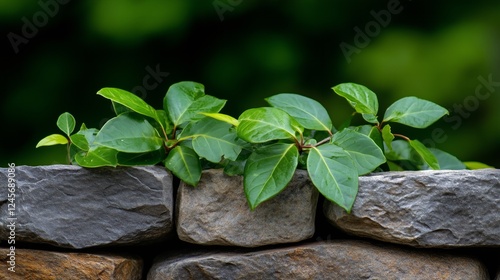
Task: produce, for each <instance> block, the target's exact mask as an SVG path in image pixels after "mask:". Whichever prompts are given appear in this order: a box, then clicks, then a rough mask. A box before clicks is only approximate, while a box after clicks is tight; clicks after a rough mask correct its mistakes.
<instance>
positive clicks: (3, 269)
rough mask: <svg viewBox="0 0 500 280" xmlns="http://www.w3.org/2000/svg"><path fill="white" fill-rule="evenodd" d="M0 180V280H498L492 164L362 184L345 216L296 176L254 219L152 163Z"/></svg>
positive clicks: (237, 185) (234, 201)
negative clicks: (11, 182)
mask: <svg viewBox="0 0 500 280" xmlns="http://www.w3.org/2000/svg"><path fill="white" fill-rule="evenodd" d="M9 177H11V178H15V179H16V181H15V188H14V189H12V188H10V189H9V188H8V185H7V182H8V178H9ZM11 181H12V180H11ZM0 182H2V183H1V185H2V186H3V188H2V191H0V239H1V240H2V244H1V248H0V260H1V263H0V279H120V280H121V279H252V280H255V279H288V280H290V279H496V280H500V170H495V169H485V170H476V171H468V170H460V171H417V172H397V173H395V172H394V173H393V172H388V173H376V174H372V175H368V176H363V177H360V183H359V194H358V197H357V199H356V201H355V204H354V207H353V209H352V211H351V213H346V212H345V211H344V210H343V209H341V208H340V207H337V206H335V205H333V204H332V203H329V202H327V201H325V200H324V198H323V197H322V196H319V195H318V192H317V190H316V189H315V188H314V186H313V185H312V183H311V182H310V180H309V178H308V176H307V173H306V172H304V171H300V170H299V171H297V172H296V174H295V176H294V179H293V181H292V182H291V183H290V184H289V186H288V187H287V188H286V189H285V191H284V192H282V193H280V194H279V195H278V196H276V197H275V198H273V199H272V200H271V201H267V202H265V203H263V204H261V205H260V206H258V207H257V209H255V210H254V211H250V210H249V208H248V205H247V203H246V198H245V195H244V193H243V187H242V178H241V177H228V176H226V175H224V174H222V173H221V171H219V170H207V171H204V173H203V177H202V181H201V182H200V184H199V185H198V186H197V187H196V188H193V187H191V186H186V185H184V184H183V183H180V184H178V183H177V182H178V181H177V180H176V179H174V178H173V177H172V175H171V174H170V173H168V172H166V171H165V169H164V168H162V167H158V166H149V167H130V168H99V169H84V168H81V167H77V166H66V165H52V166H40V167H28V166H19V167H15V169H11V170H9V169H7V168H2V169H0ZM4 182H5V183H4ZM11 186H12V185H11ZM12 194H14V195H12ZM14 242H15V243H14ZM13 270H14V271H15V272H13Z"/></svg>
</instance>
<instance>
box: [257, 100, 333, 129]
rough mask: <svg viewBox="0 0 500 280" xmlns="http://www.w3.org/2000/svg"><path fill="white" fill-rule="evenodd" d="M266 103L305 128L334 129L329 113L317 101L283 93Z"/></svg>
mask: <svg viewBox="0 0 500 280" xmlns="http://www.w3.org/2000/svg"><path fill="white" fill-rule="evenodd" d="M266 101H267V102H268V103H269V104H271V106H273V107H276V108H279V109H281V110H283V111H285V112H287V113H288V114H289V115H290V116H292V117H293V118H294V119H295V120H296V121H297V122H298V123H299V124H300V125H302V126H303V127H304V128H307V129H315V130H324V131H330V130H331V129H332V126H333V125H332V121H331V119H330V116H328V112H327V111H326V109H325V108H324V107H323V106H322V105H321V104H320V103H319V102H317V101H316V100H313V99H311V98H308V97H305V96H302V95H298V94H293V93H281V94H277V95H274V96H271V97H269V98H266Z"/></svg>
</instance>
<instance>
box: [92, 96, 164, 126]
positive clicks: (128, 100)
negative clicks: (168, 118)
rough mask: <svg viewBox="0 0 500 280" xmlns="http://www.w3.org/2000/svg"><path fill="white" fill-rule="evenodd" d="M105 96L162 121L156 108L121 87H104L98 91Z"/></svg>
mask: <svg viewBox="0 0 500 280" xmlns="http://www.w3.org/2000/svg"><path fill="white" fill-rule="evenodd" d="M97 94H98V95H101V96H102V97H104V98H107V99H109V100H111V101H113V102H115V103H118V104H121V105H123V106H125V107H127V108H129V109H131V110H132V111H134V112H137V113H139V114H141V115H144V116H148V117H150V118H153V119H154V120H156V121H158V122H160V120H159V119H158V116H157V114H156V110H155V108H153V107H151V106H150V105H149V104H147V103H146V102H145V101H144V100H142V99H141V98H140V97H139V96H137V95H135V94H133V93H131V92H128V91H126V90H123V89H119V88H103V89H101V90H99V91H98V92H97Z"/></svg>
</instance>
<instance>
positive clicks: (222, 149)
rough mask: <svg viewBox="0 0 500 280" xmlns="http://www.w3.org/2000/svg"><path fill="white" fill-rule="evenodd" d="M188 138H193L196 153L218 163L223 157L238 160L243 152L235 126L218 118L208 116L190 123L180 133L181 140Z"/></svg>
mask: <svg viewBox="0 0 500 280" xmlns="http://www.w3.org/2000/svg"><path fill="white" fill-rule="evenodd" d="M186 138H192V139H193V142H192V144H193V149H194V150H195V151H196V153H197V154H198V155H200V156H201V157H203V158H206V159H207V160H209V161H211V162H215V163H217V162H220V161H221V160H222V159H223V158H227V159H230V160H236V158H237V157H238V154H239V153H240V152H241V146H240V144H239V143H238V136H237V135H236V131H235V130H234V129H233V126H232V125H231V124H228V123H225V122H221V121H218V120H216V119H212V118H208V117H206V118H204V119H201V120H200V121H197V122H195V123H190V124H188V126H186V128H184V130H182V132H181V134H180V135H179V141H182V140H184V139H186Z"/></svg>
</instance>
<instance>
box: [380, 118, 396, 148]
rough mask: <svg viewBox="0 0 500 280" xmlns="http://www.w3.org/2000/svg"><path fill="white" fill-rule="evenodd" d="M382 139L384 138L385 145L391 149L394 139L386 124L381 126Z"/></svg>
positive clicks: (389, 127)
mask: <svg viewBox="0 0 500 280" xmlns="http://www.w3.org/2000/svg"><path fill="white" fill-rule="evenodd" d="M382 139H384V143H385V144H386V145H387V147H388V148H389V150H392V140H394V134H392V132H391V126H390V125H388V124H386V125H385V126H384V128H382Z"/></svg>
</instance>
